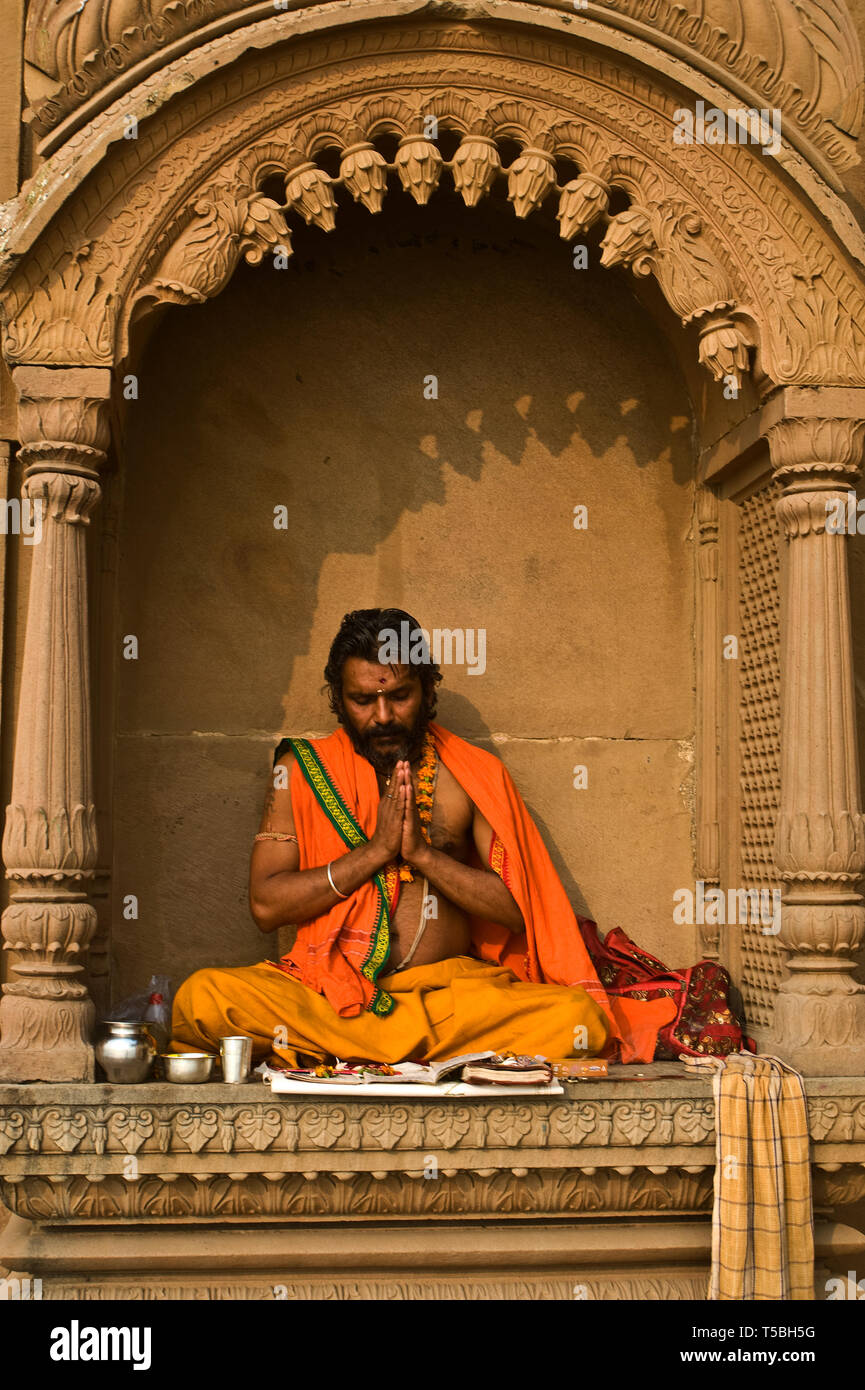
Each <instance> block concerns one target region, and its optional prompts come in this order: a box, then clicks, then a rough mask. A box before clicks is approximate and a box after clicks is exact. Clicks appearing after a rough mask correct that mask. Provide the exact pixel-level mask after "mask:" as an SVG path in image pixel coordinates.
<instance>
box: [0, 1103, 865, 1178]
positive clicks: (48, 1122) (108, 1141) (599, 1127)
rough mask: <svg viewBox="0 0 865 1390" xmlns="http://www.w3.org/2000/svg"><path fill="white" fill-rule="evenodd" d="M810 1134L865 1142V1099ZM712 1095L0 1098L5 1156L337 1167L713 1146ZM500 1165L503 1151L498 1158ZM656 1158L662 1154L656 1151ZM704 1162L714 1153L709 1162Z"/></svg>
mask: <svg viewBox="0 0 865 1390" xmlns="http://www.w3.org/2000/svg"><path fill="white" fill-rule="evenodd" d="M808 1104H809V1114H810V1123H811V1137H812V1139H813V1140H814V1141H815V1142H821V1143H857V1144H862V1143H865V1099H863V1098H860V1097H857V1096H845V1097H836V1098H832V1099H826V1098H824V1097H820V1096H817V1097H813V1098H811V1099H809V1102H808ZM714 1124H715V1120H714V1101H713V1100H712V1099H711V1097H709V1096H706V1097H705V1098H698V1097H694V1098H691V1099H673V1098H668V1097H664V1098H647V1099H637V1100H635V1099H623V1100H620V1101H612V1100H596V1099H592V1100H585V1101H582V1100H580V1099H579V1098H577V1099H574V1100H572V1101H567V1102H565V1101H561V1102H557V1101H554V1100H550V1101H541V1103H540V1104H536V1105H532V1104H529V1103H527V1102H524V1103H523V1104H518V1103H513V1102H512V1103H510V1104H509V1105H507V1106H504V1105H498V1104H496V1103H495V1102H490V1103H484V1102H481V1101H473V1102H472V1103H471V1105H465V1106H460V1105H457V1106H453V1107H451V1106H447V1107H444V1106H439V1105H436V1104H434V1103H430V1102H425V1103H422V1104H421V1103H418V1102H415V1103H413V1104H411V1103H409V1104H405V1105H398V1104H394V1103H388V1104H381V1105H376V1104H374V1103H370V1102H367V1103H363V1104H362V1103H360V1102H356V1103H354V1104H351V1103H346V1104H342V1103H340V1104H327V1105H324V1104H320V1103H318V1104H317V1103H314V1102H304V1103H302V1104H300V1103H298V1104H295V1103H284V1104H280V1105H275V1104H273V1103H269V1102H265V1101H258V1102H255V1103H248V1102H243V1103H241V1102H239V1103H237V1104H228V1103H224V1102H220V1103H210V1104H208V1103H207V1102H206V1100H202V1101H200V1102H194V1103H184V1102H176V1103H172V1104H164V1103H155V1102H149V1103H148V1102H140V1103H136V1104H132V1105H130V1104H123V1105H120V1104H74V1105H68V1106H66V1105H59V1104H57V1103H56V1102H54V1103H50V1104H48V1103H46V1104H41V1105H40V1104H38V1103H37V1104H30V1103H28V1104H27V1106H26V1108H25V1107H23V1106H22V1105H21V1104H20V1103H18V1104H15V1103H3V1102H0V1155H3V1154H8V1155H15V1154H28V1153H29V1154H43V1155H50V1154H57V1153H63V1154H67V1155H69V1154H73V1153H74V1154H76V1155H78V1156H79V1157H81V1156H84V1155H87V1154H96V1155H99V1156H101V1155H103V1154H108V1155H112V1154H113V1155H119V1156H122V1155H125V1154H148V1153H152V1154H159V1153H162V1154H168V1153H171V1154H186V1155H189V1154H197V1155H200V1156H202V1157H204V1156H206V1155H208V1154H225V1153H237V1154H265V1153H291V1154H301V1155H302V1154H306V1155H310V1154H316V1153H318V1154H321V1155H327V1158H328V1164H331V1165H334V1164H335V1165H336V1166H337V1167H338V1163H337V1161H336V1158H335V1155H337V1154H339V1153H346V1152H352V1153H354V1152H360V1151H364V1152H366V1151H370V1152H379V1153H407V1152H411V1151H417V1152H418V1153H420V1154H423V1153H433V1154H439V1155H441V1154H443V1153H453V1154H460V1153H464V1152H467V1151H472V1152H476V1151H478V1150H485V1151H487V1152H489V1153H491V1154H493V1153H494V1154H496V1155H497V1156H498V1155H501V1153H502V1152H503V1151H507V1152H509V1153H519V1152H525V1153H534V1152H535V1151H539V1150H544V1151H547V1152H553V1151H559V1150H569V1149H574V1148H584V1149H597V1148H601V1147H603V1148H623V1149H631V1150H643V1149H652V1150H656V1149H657V1148H659V1147H667V1148H669V1147H671V1146H688V1147H690V1148H695V1149H699V1150H700V1151H701V1154H702V1155H705V1153H707V1152H710V1153H711V1152H713V1149H712V1147H711V1146H712V1144H713V1137H714ZM496 1161H497V1162H498V1161H499V1158H498V1157H497V1160H496ZM649 1161H650V1162H653V1161H654V1160H649ZM704 1161H705V1160H704Z"/></svg>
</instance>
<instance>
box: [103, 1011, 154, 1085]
mask: <svg viewBox="0 0 865 1390" xmlns="http://www.w3.org/2000/svg"><path fill="white" fill-rule="evenodd" d="M103 1026H104V1027H105V1028H106V1029H107V1030H108V1031H107V1032H106V1035H105V1037H104V1038H100V1040H99V1042H98V1043H97V1044H96V1060H97V1062H98V1063H99V1065H100V1066H101V1067H102V1069H103V1071H104V1072H105V1075H106V1076H107V1077H108V1080H109V1081H114V1082H118V1083H120V1082H126V1083H128V1082H131V1081H146V1080H147V1078H148V1076H149V1075H150V1069H151V1067H152V1066H153V1059H154V1057H155V1056H156V1052H157V1047H156V1041H155V1039H154V1037H153V1035H152V1033H151V1032H150V1029H149V1026H148V1024H146V1023H132V1022H126V1021H125V1020H118V1019H108V1020H106V1022H105V1023H104V1025H103Z"/></svg>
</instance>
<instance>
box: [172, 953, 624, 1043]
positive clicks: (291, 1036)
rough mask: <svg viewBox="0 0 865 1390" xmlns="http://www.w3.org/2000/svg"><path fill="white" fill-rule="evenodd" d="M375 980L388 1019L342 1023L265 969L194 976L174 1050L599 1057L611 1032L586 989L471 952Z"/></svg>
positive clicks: (367, 1017)
mask: <svg viewBox="0 0 865 1390" xmlns="http://www.w3.org/2000/svg"><path fill="white" fill-rule="evenodd" d="M379 984H380V985H381V986H382V987H383V988H384V989H385V990H387V992H388V993H389V994H391V995H392V996H393V998H394V1000H395V1001H396V1007H395V1008H394V1009H393V1011H392V1012H391V1013H390V1014H388V1015H386V1016H385V1017H384V1018H381V1017H378V1016H376V1015H375V1014H372V1013H370V1012H369V1011H366V1010H365V1011H364V1012H362V1013H360V1014H359V1015H358V1016H357V1017H356V1018H341V1017H340V1016H339V1014H338V1013H337V1012H336V1011H335V1009H334V1008H333V1007H332V1006H331V1005H330V1004H329V1003H328V1001H327V1000H326V999H325V998H324V997H323V996H322V995H320V994H316V993H315V991H314V990H311V989H309V988H308V987H307V986H306V985H303V984H301V983H300V982H299V981H297V980H294V979H292V978H291V976H289V975H286V974H284V973H283V972H282V971H279V970H275V969H274V968H273V966H271V965H268V964H266V963H262V964H260V965H249V966H241V967H239V968H235V969H224V970H220V969H213V970H197V971H196V972H195V974H194V975H190V977H189V979H188V980H185V981H184V983H183V984H182V985H181V986H180V988H179V990H178V991H177V995H176V997H175V1000H174V1013H173V1017H172V1033H173V1039H174V1042H173V1045H174V1047H175V1049H176V1050H177V1051H178V1052H184V1051H190V1050H204V1051H209V1052H216V1051H218V1049H219V1039H220V1038H222V1037H225V1036H226V1035H230V1034H245V1035H247V1036H248V1037H251V1038H252V1040H253V1044H252V1051H253V1060H254V1061H255V1062H259V1061H262V1060H265V1059H267V1058H269V1057H276V1058H277V1059H278V1060H279V1061H280V1062H281V1063H283V1064H285V1063H287V1064H288V1065H289V1066H292V1067H296V1066H302V1065H304V1064H305V1062H306V1061H309V1060H316V1061H321V1060H324V1059H326V1058H330V1057H339V1058H340V1059H341V1060H343V1061H348V1060H351V1059H359V1060H364V1061H370V1062H390V1063H394V1062H405V1061H408V1060H410V1059H411V1060H416V1061H420V1060H426V1061H431V1062H434V1061H442V1060H444V1059H445V1058H446V1057H457V1056H459V1055H461V1054H462V1053H464V1052H485V1051H492V1052H505V1051H510V1052H518V1053H520V1052H523V1053H528V1054H529V1055H531V1056H535V1055H537V1054H541V1055H543V1056H545V1057H573V1056H575V1055H579V1056H583V1057H585V1056H597V1055H598V1054H599V1053H600V1052H602V1051H603V1049H604V1045H605V1044H606V1041H607V1037H608V1034H609V1026H608V1023H607V1019H606V1016H605V1014H604V1013H603V1011H602V1010H601V1008H600V1007H599V1005H597V1004H596V1003H594V1001H593V1000H592V999H590V998H589V996H588V994H587V993H586V991H585V990H583V989H580V988H569V987H567V986H564V985H546V984H526V983H523V982H522V981H519V980H517V979H516V978H515V976H514V975H513V974H512V973H511V971H510V970H507V969H505V968H504V967H502V966H497V965H490V964H487V963H485V962H483V961H479V960H475V959H474V958H473V957H471V956H457V957H455V958H452V959H450V960H444V961H439V962H437V963H436V964H434V965H421V966H417V967H416V968H414V969H409V970H403V971H400V972H398V973H397V974H393V975H388V976H385V977H383V978H381V979H380V980H379ZM578 1030H579V1031H578ZM583 1030H584V1031H583ZM583 1043H585V1046H581V1044H583Z"/></svg>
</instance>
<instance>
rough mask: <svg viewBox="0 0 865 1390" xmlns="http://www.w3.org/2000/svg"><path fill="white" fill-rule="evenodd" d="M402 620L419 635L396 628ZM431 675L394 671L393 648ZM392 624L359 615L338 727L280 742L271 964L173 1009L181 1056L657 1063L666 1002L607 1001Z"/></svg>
mask: <svg viewBox="0 0 865 1390" xmlns="http://www.w3.org/2000/svg"><path fill="white" fill-rule="evenodd" d="M400 624H408V628H407V629H406V628H401V627H400ZM393 631H396V632H398V633H399V632H401V631H408V632H409V633H410V635H411V645H410V647H409V650H410V651H411V652H412V654H413V656H414V654H415V653H418V652H419V653H420V654H421V656H422V657H423V659H422V660H420V661H416V660H414V659H410V660H409V662H408V664H406V665H387V664H382V662H381V660H380V659H379V658H380V655H382V654H384V649H383V647H382V641H383V636H382V634H384V633H389V632H393ZM415 635H416V636H417V637H418V638H419V639H420V635H421V634H420V629H419V627H418V624H417V623H416V622H415V620H414V619H413V618H411V617H410V616H409V615H408V614H407V613H404V612H402V611H401V610H400V609H364V610H360V611H358V612H354V613H349V614H347V615H346V617H345V618H344V619H343V622H342V626H341V628H340V631H339V633H338V635H337V637H336V639H335V641H334V643H333V645H332V647H331V651H330V657H329V660H328V664H327V667H326V669H325V678H326V680H327V682H328V686H329V691H330V702H331V708H332V709H333V711H334V713H335V714H336V716H337V719H338V720H339V723H340V726H341V727H340V728H339V729H338V730H337V731H336V732H335V733H333V734H331V735H329V736H328V737H327V738H322V739H312V740H305V739H287V740H284V741H283V743H281V744H280V746H279V748H278V749H277V752H276V759H275V772H274V784H273V787H272V789H271V791H270V793H269V795H268V798H267V804H266V806H265V810H264V815H263V817H262V821H261V829H260V831H259V833H258V835H257V836H256V839H255V844H254V847H253V853H252V865H251V874H250V902H251V907H252V914H253V917H254V918H255V921H256V923H257V924H258V926H259V927H260V928H261V930H262V931H264V932H271V931H274V930H275V929H276V928H277V927H280V926H285V925H289V924H299V925H298V930H297V935H296V939H295V942H294V945H293V947H292V949H291V950H290V951H289V953H288V954H287V955H286V956H284V957H283V959H282V960H281V961H280V962H279V963H278V964H275V963H273V962H270V961H266V962H262V963H260V964H258V965H251V966H243V967H239V968H234V969H230V968H227V969H205V970H199V971H196V973H195V974H194V975H192V976H190V978H189V979H188V980H186V981H185V982H184V984H183V985H182V986H181V987H180V989H179V990H178V992H177V996H176V999H175V1003H174V1016H173V1036H174V1044H175V1046H176V1047H177V1048H178V1050H184V1049H186V1048H202V1047H203V1048H205V1049H209V1050H216V1049H217V1048H218V1045H219V1039H220V1037H224V1036H225V1035H227V1034H247V1035H249V1036H251V1037H252V1038H253V1056H254V1058H255V1059H256V1060H260V1059H262V1058H266V1057H269V1056H271V1055H273V1054H275V1056H276V1057H277V1058H278V1059H280V1060H281V1061H282V1062H287V1063H288V1064H289V1065H291V1066H297V1065H304V1064H307V1063H308V1062H310V1061H316V1062H317V1061H326V1060H329V1059H332V1058H334V1057H339V1058H340V1059H342V1060H351V1059H363V1060H367V1061H376V1062H389V1063H395V1062H400V1061H406V1060H409V1059H412V1060H428V1061H437V1060H440V1059H444V1058H446V1057H453V1056H458V1055H460V1054H462V1053H464V1052H476V1051H486V1050H492V1051H496V1052H502V1051H512V1052H517V1053H527V1054H530V1055H537V1054H542V1055H543V1056H546V1057H548V1058H566V1057H573V1056H582V1057H591V1056H598V1055H604V1056H609V1057H619V1058H621V1060H623V1061H651V1060H652V1057H653V1055H654V1049H655V1042H656V1038H657V1032H658V1028H659V1027H660V1026H661V1025H662V1024H663V1023H665V1022H668V1021H669V1019H670V1018H671V1016H672V1014H673V1013H674V1012H675V1007H674V1006H673V1005H672V1004H671V1001H670V1000H669V999H657V1000H654V1001H649V1002H646V1001H633V1000H628V1001H626V1000H622V999H613V998H610V997H608V996H607V994H606V993H605V991H604V989H603V988H602V986H601V984H600V982H599V980H598V977H597V975H596V974H595V971H594V968H593V966H592V963H591V960H590V958H589V954H588V952H587V950H586V947H585V945H584V943H583V939H582V936H581V934H580V929H579V926H578V923H577V920H576V918H575V916H574V913H573V911H572V909H571V907H570V904H569V902H568V900H567V897H566V895H565V891H564V889H563V887H562V885H561V883H560V881H559V879H558V876H557V875H556V872H555V870H554V868H553V865H552V862H551V860H550V857H549V854H548V853H547V850H546V848H545V846H544V844H543V841H542V840H541V837H540V835H539V833H538V831H537V828H536V827H535V825H534V823H533V821H532V820H531V817H530V816H529V814H528V811H527V810H526V807H525V805H524V803H523V801H522V798H521V797H520V794H519V792H518V791H517V789H516V787H515V786H514V783H513V781H512V780H511V777H510V775H509V774H508V772H507V770H506V768H505V767H504V765H503V764H502V763H501V762H500V761H499V759H498V758H496V757H494V756H493V755H492V754H490V753H487V752H485V751H483V750H482V749H478V748H475V747H474V746H472V745H471V744H469V743H466V742H465V741H464V740H463V739H461V738H458V737H457V736H456V735H455V734H452V733H449V732H448V730H446V729H444V728H442V727H441V726H440V725H438V724H436V723H434V722H432V720H433V715H434V713H435V706H436V685H437V683H438V682H439V681H440V680H441V674H440V672H439V670H438V668H437V666H436V665H435V664H434V663H433V662H432V661H431V660H430V659H429V653H428V651H427V650H426V648H425V644H423V642H422V640H418V641H415V640H414V639H415Z"/></svg>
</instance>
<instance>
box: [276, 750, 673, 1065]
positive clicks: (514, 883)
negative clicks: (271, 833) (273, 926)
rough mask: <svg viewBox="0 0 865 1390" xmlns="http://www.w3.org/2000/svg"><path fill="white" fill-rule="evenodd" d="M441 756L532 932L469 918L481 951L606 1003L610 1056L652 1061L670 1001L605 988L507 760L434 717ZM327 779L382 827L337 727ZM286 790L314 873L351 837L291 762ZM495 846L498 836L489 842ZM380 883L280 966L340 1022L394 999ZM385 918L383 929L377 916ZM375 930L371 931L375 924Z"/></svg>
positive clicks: (320, 921) (391, 886) (312, 931)
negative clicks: (385, 977)
mask: <svg viewBox="0 0 865 1390" xmlns="http://www.w3.org/2000/svg"><path fill="white" fill-rule="evenodd" d="M430 728H431V730H432V734H433V737H434V739H435V744H436V751H437V752H438V755H439V757H440V758H441V760H442V762H443V763H444V765H445V767H447V768H448V769H449V770H450V771H451V772H452V773H453V775H454V777H455V778H456V780H457V781H458V782H459V784H460V786H461V787H462V788H463V789H464V791H465V792H466V793H467V795H468V796H469V797H470V798H471V800H472V802H473V803H474V805H475V806H476V807H477V808H478V810H479V811H480V813H481V815H483V816H484V817H485V818H486V819H487V821H488V822H489V824H490V825H491V826H492V828H493V830H494V832H495V835H496V837H497V839H498V841H499V842H500V843H501V846H502V847H503V848H504V852H505V855H506V856H507V858H506V863H507V883H508V887H509V888H510V890H511V892H512V894H513V896H514V899H515V900H516V903H517V905H518V907H519V909H520V911H521V913H522V915H523V920H524V922H525V924H526V927H525V931H524V932H520V933H513V932H510V931H508V929H507V928H506V927H502V926H498V925H497V924H495V923H493V922H483V921H480V920H478V919H476V918H472V919H471V927H472V944H473V948H474V951H475V953H476V955H478V956H479V957H481V958H482V959H484V960H489V961H493V962H495V963H496V964H500V965H505V966H507V967H508V969H509V970H511V971H512V972H513V974H514V975H516V976H517V978H518V979H521V980H531V981H535V982H541V983H546V984H557V985H568V986H574V985H578V986H580V987H582V988H583V989H584V990H585V991H586V993H587V994H589V995H590V997H591V998H592V999H594V1000H595V1001H596V1003H597V1004H599V1005H600V1007H601V1008H602V1009H603V1011H604V1013H605V1014H606V1016H607V1019H608V1020H609V1024H610V1035H611V1043H610V1045H609V1046H608V1049H607V1052H608V1054H609V1055H611V1056H612V1055H615V1054H616V1053H618V1054H619V1055H620V1057H621V1060H622V1061H623V1062H650V1061H651V1060H652V1058H653V1056H654V1052H655V1045H656V1040H657V1034H658V1029H659V1028H660V1027H662V1026H663V1024H664V1023H667V1022H669V1021H670V1020H671V1018H672V1017H673V1015H674V1013H675V1007H676V1006H675V1003H674V1002H673V1001H672V1000H671V999H666V998H662V999H657V1000H652V1001H643V1000H631V999H627V1000H625V999H617V998H613V997H611V996H608V995H607V993H606V991H605V990H604V988H603V986H602V985H601V983H600V981H599V979H598V977H597V975H596V973H595V970H594V967H593V965H592V962H591V959H590V957H589V953H588V950H587V949H586V946H585V943H584V941H583V937H582V934H581V932H580V928H579V919H578V918H577V917H576V916H575V914H574V911H573V909H572V907H571V905H570V903H569V901H568V898H567V895H566V894H565V890H564V888H563V887H562V884H561V882H560V880H559V877H558V875H557V873H556V871H555V869H554V867H553V863H552V860H551V859H550V856H549V853H548V852H547V848H546V846H545V845H544V842H543V840H542V839H541V836H540V833H539V832H538V829H537V827H536V826H535V824H534V821H533V820H532V819H531V816H530V815H529V813H528V811H527V809H526V806H525V803H524V802H523V799H522V797H521V796H520V794H519V792H518V791H517V788H516V786H515V785H514V782H513V779H512V777H511V775H510V773H509V772H508V770H507V768H506V767H505V766H504V764H503V763H502V762H501V761H500V760H499V759H498V758H496V757H494V756H493V755H492V754H491V753H487V752H486V751H485V750H483V749H481V748H476V747H474V745H472V744H470V743H466V741H465V740H464V739H461V738H458V737H457V735H456V734H452V733H449V732H448V730H447V729H443V728H442V727H441V725H439V724H432V725H431V726H430ZM309 742H310V744H311V746H312V748H313V749H314V751H315V753H316V755H317V757H318V759H319V760H320V762H321V763H322V764H323V765H324V767H325V768H326V770H327V772H328V774H329V776H330V779H331V781H332V783H333V784H334V786H335V788H336V789H337V791H338V792H339V794H340V796H341V797H342V800H343V801H344V803H345V804H346V806H347V807H348V809H349V810H350V811H351V813H352V815H353V816H354V819H355V820H356V822H357V823H358V825H359V826H360V828H361V830H362V831H363V832H364V834H365V835H366V836H367V838H370V837H371V836H372V834H373V831H374V830H375V823H376V816H377V813H378V802H379V791H378V783H377V780H376V775H375V772H374V770H373V768H372V765H371V764H370V763H368V762H367V761H366V759H365V758H362V757H360V756H359V754H357V753H356V752H355V751H354V748H353V747H352V743H351V740H350V738H349V737H348V734H346V732H345V730H344V729H338V730H337V731H336V732H335V733H333V734H330V735H329V736H328V737H327V738H322V739H311V740H309ZM291 796H292V805H293V809H294V816H295V825H296V829H297V835H298V840H299V844H300V867H301V869H309V868H315V867H318V866H320V865H321V864H326V863H328V862H329V861H330V860H331V859H336V858H339V857H340V856H341V855H343V854H344V853H345V852H346V844H345V842H344V840H343V839H342V837H341V835H340V833H339V831H338V830H337V829H336V827H335V826H334V825H333V824H332V822H331V820H330V818H329V817H328V816H327V814H326V813H325V811H324V810H323V808H322V806H321V804H320V802H319V799H318V797H317V795H316V793H315V792H314V791H313V789H312V787H311V786H310V784H309V782H308V780H307V777H306V776H305V775H304V773H303V772H302V771H301V768H300V766H299V765H296V766H295V767H294V770H293V773H292V779H291ZM493 843H494V845H495V841H494V842H493ZM381 882H383V883H384V886H385V891H386V897H387V908H388V910H389V912H390V913H393V911H394V910H395V908H396V903H397V900H398V896H399V879H398V876H397V874H396V872H395V870H391V871H390V872H389V873H387V874H386V875H384V876H383V878H382V880H381ZM382 896H383V895H382V892H381V888H380V886H379V885H377V884H376V882H375V880H373V881H371V882H369V883H365V884H363V885H362V886H361V887H360V888H359V889H358V890H357V891H356V892H355V893H353V894H352V895H351V896H350V897H349V898H347V899H346V900H345V901H344V902H343V901H339V902H337V903H335V904H334V906H333V907H332V908H330V910H329V911H328V912H326V913H324V914H323V915H322V916H320V917H316V918H313V919H312V920H311V921H309V922H305V923H304V924H303V926H301V927H300V929H299V931H298V934H297V938H296V940H295V943H294V946H293V947H292V949H291V951H290V952H289V953H288V955H287V956H284V957H283V959H282V961H281V963H280V965H281V968H282V969H283V970H286V971H287V973H289V974H290V975H292V976H294V978H295V979H299V980H300V981H301V982H302V983H303V984H305V985H308V986H309V987H310V988H311V989H314V990H315V991H316V992H317V993H319V994H323V995H325V997H326V998H327V999H328V1001H329V1002H330V1003H331V1004H332V1005H333V1007H334V1009H335V1010H336V1011H337V1013H338V1014H340V1015H341V1016H342V1017H343V1018H354V1017H356V1016H357V1015H358V1014H359V1013H360V1012H361V1010H362V1009H370V1008H372V1009H373V1010H374V1011H375V1012H377V1013H386V1012H388V1010H389V1008H390V1007H391V1001H390V999H389V996H387V995H384V994H383V992H382V991H381V990H380V989H378V987H377V986H376V983H375V977H376V975H377V974H378V973H379V971H380V970H381V969H382V967H383V965H384V959H385V957H386V952H387V945H388V943H387V927H386V920H387V917H386V913H383V910H382V907H383V905H382ZM383 918H384V923H385V925H384V929H383V930H382V928H381V922H382V919H383ZM377 922H378V923H379V930H378V932H377V933H376V923H377Z"/></svg>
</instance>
